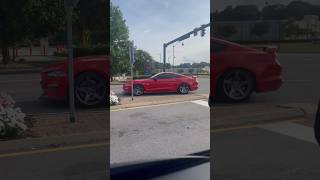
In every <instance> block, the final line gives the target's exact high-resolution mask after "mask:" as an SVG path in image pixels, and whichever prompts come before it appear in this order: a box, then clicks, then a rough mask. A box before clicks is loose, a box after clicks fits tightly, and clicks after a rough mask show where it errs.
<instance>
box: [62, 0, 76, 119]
mask: <svg viewBox="0 0 320 180" xmlns="http://www.w3.org/2000/svg"><path fill="white" fill-rule="evenodd" d="M78 2H79V0H65V1H64V3H65V8H66V16H67V17H66V18H67V39H68V40H67V41H68V43H67V46H68V82H69V83H68V85H69V87H68V88H69V109H70V114H69V120H70V122H71V123H74V122H75V120H76V118H75V104H74V73H73V47H72V44H73V42H72V41H73V40H72V13H73V7H75V6H76V5H77V4H78Z"/></svg>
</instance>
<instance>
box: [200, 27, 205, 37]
mask: <svg viewBox="0 0 320 180" xmlns="http://www.w3.org/2000/svg"><path fill="white" fill-rule="evenodd" d="M205 35H206V27H205V26H204V25H202V26H201V37H203V36H205Z"/></svg>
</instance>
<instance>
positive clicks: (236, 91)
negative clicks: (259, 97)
mask: <svg viewBox="0 0 320 180" xmlns="http://www.w3.org/2000/svg"><path fill="white" fill-rule="evenodd" d="M253 89H254V79H253V77H252V75H251V73H249V72H248V71H245V70H242V69H237V70H232V71H229V72H227V73H226V74H224V75H223V76H222V78H221V79H220V82H219V87H218V94H217V95H218V97H222V98H223V99H225V100H230V101H243V100H246V99H248V98H249V97H250V95H251V94H252V92H253Z"/></svg>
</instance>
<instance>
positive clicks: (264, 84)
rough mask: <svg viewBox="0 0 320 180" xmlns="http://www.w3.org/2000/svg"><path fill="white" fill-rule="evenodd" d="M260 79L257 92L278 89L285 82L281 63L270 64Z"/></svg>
mask: <svg viewBox="0 0 320 180" xmlns="http://www.w3.org/2000/svg"><path fill="white" fill-rule="evenodd" d="M258 79H259V80H258V81H257V86H256V92H268V91H275V90H278V89H279V88H280V87H281V85H282V83H283V78H282V67H281V65H280V64H278V63H276V64H272V65H270V66H268V67H267V68H266V69H265V70H264V71H263V73H262V74H261V76H260V77H259V78H258Z"/></svg>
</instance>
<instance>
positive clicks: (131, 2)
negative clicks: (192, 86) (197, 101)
mask: <svg viewBox="0 0 320 180" xmlns="http://www.w3.org/2000/svg"><path fill="white" fill-rule="evenodd" d="M112 3H113V5H115V6H119V7H120V9H121V11H122V13H123V15H124V18H125V19H126V24H127V26H128V27H129V32H130V39H131V40H134V42H135V45H136V46H137V47H138V48H139V49H143V50H146V51H148V52H149V53H150V54H151V56H152V57H153V58H154V59H155V60H157V61H159V59H160V53H161V57H162V56H163V53H162V52H163V48H162V47H163V43H165V42H168V41H171V40H173V39H175V38H177V37H178V36H181V35H183V34H185V33H187V32H189V31H192V30H193V29H194V28H195V27H200V26H201V25H202V24H207V23H209V22H210V0H201V1H196V0H112ZM206 32H207V33H206V35H205V37H201V36H200V35H198V36H196V37H193V36H191V38H189V39H187V40H184V41H183V44H184V46H182V44H181V43H177V44H175V57H176V58H175V64H180V63H186V62H189V63H192V62H200V61H207V62H209V57H210V41H209V37H210V29H209V28H207V30H206ZM167 57H169V62H170V63H172V46H169V47H168V48H167Z"/></svg>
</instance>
